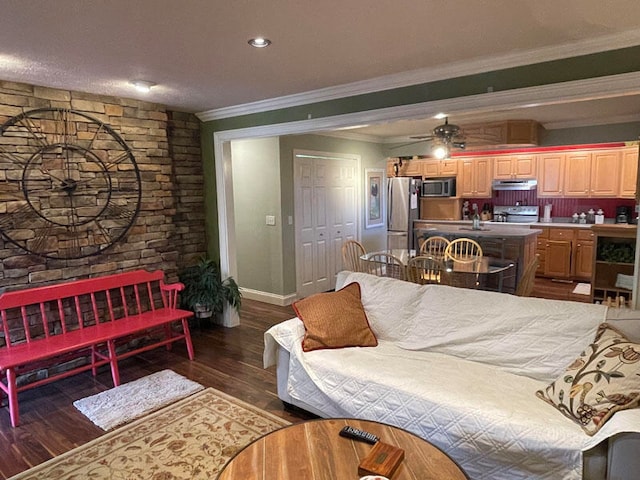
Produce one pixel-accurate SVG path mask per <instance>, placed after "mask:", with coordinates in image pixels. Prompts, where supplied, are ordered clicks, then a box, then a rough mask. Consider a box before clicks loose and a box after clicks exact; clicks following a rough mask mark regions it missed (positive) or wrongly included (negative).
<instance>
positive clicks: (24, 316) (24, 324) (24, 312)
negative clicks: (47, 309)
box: [20, 305, 31, 342]
mask: <svg viewBox="0 0 640 480" xmlns="http://www.w3.org/2000/svg"><path fill="white" fill-rule="evenodd" d="M20 315H21V316H22V327H23V328H24V334H25V338H26V339H27V342H30V341H31V329H30V328H29V317H28V316H27V307H25V306H24V305H22V306H21V307H20Z"/></svg>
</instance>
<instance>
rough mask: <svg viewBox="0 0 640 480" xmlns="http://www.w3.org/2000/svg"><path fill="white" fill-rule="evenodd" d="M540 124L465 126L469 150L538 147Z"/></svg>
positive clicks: (492, 123) (507, 122)
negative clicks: (497, 147)
mask: <svg viewBox="0 0 640 480" xmlns="http://www.w3.org/2000/svg"><path fill="white" fill-rule="evenodd" d="M540 129H541V127H540V124H539V123H538V122H536V121H534V120H506V121H504V122H491V123H482V124H476V125H464V135H465V138H466V143H467V149H479V148H483V147H491V148H495V147H496V146H499V147H507V146H508V147H512V148H517V147H532V146H535V145H538V132H539V130H540Z"/></svg>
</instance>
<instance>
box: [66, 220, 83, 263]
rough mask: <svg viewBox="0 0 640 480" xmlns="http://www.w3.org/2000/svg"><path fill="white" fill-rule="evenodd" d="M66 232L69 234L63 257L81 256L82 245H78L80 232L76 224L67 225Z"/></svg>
mask: <svg viewBox="0 0 640 480" xmlns="http://www.w3.org/2000/svg"><path fill="white" fill-rule="evenodd" d="M67 232H68V233H69V235H70V238H69V240H68V242H70V244H67V246H66V247H65V248H64V250H65V252H66V253H65V255H64V257H65V258H80V257H81V256H82V247H81V246H80V235H81V232H80V230H78V227H77V225H69V227H67Z"/></svg>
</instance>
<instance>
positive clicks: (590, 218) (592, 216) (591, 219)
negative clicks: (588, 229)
mask: <svg viewBox="0 0 640 480" xmlns="http://www.w3.org/2000/svg"><path fill="white" fill-rule="evenodd" d="M587 223H596V212H595V211H594V210H593V208H590V209H589V211H588V212H587Z"/></svg>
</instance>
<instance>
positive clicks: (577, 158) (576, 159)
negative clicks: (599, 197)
mask: <svg viewBox="0 0 640 480" xmlns="http://www.w3.org/2000/svg"><path fill="white" fill-rule="evenodd" d="M590 180H591V154H590V153H588V152H571V153H567V154H565V158H564V185H563V192H562V193H563V195H564V196H565V197H588V196H589V190H590V185H589V182H590Z"/></svg>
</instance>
